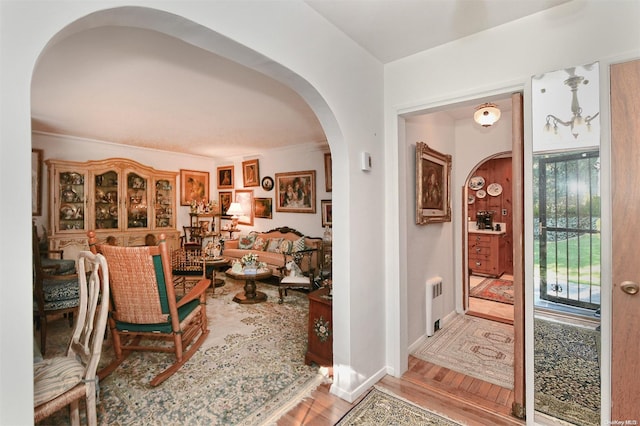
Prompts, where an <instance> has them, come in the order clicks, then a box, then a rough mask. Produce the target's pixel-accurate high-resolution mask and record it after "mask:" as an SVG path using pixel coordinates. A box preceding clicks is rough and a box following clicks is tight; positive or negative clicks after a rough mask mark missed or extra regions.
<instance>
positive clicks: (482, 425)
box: [278, 356, 525, 426]
mask: <svg viewBox="0 0 640 426" xmlns="http://www.w3.org/2000/svg"><path fill="white" fill-rule="evenodd" d="M376 385H377V386H380V387H383V388H386V389H388V390H390V391H391V392H393V393H394V394H396V395H398V396H400V397H402V398H405V399H407V400H409V401H412V402H413V403H415V404H417V405H419V406H421V407H424V408H426V409H429V410H431V411H434V412H436V413H439V414H442V415H444V416H446V417H449V418H450V419H452V420H456V421H458V422H460V423H462V424H466V425H470V426H486V425H496V426H498V425H524V424H525V423H524V421H521V420H519V419H516V418H515V417H512V416H511V415H510V412H511V403H512V402H513V391H512V390H510V389H506V388H503V387H500V386H497V385H494V384H491V383H488V382H485V381H482V380H479V379H474V378H473V377H470V376H466V375H464V374H462V373H457V372H455V371H452V370H450V369H448V368H445V367H440V366H438V365H435V364H432V363H430V362H426V361H423V360H420V359H418V358H415V357H412V356H410V357H409V369H408V370H407V372H406V373H405V374H404V375H403V376H402V377H401V378H396V377H392V376H385V377H384V378H382V380H380V381H379V382H378V383H377V384H376ZM329 387H330V385H328V384H323V385H320V386H319V387H318V388H317V389H316V390H315V391H314V392H313V394H312V395H311V397H310V398H307V399H305V400H304V401H302V402H300V403H299V404H298V405H297V406H296V407H294V408H293V409H291V410H290V411H289V412H288V413H287V414H285V415H284V416H283V417H281V418H280V420H279V421H278V425H279V426H292V425H317V426H323V425H334V424H335V423H336V422H338V421H339V420H340V419H341V418H342V416H344V415H345V414H346V413H347V412H348V411H349V410H350V409H351V408H352V407H353V406H354V405H355V404H356V403H357V402H359V400H358V401H355V402H354V403H353V404H349V403H348V402H346V401H344V400H342V399H340V398H338V397H337V396H334V395H332V394H330V393H329ZM365 395H366V393H365ZM363 397H364V395H363V396H361V397H360V399H361V398H363Z"/></svg>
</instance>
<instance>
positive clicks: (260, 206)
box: [253, 198, 273, 219]
mask: <svg viewBox="0 0 640 426" xmlns="http://www.w3.org/2000/svg"><path fill="white" fill-rule="evenodd" d="M253 206H254V208H253V211H254V213H255V216H256V217H259V218H262V219H273V198H255V199H254V203H253Z"/></svg>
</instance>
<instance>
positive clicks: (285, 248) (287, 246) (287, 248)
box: [280, 238, 293, 253]
mask: <svg viewBox="0 0 640 426" xmlns="http://www.w3.org/2000/svg"><path fill="white" fill-rule="evenodd" d="M292 247H293V241H291V240H287V239H286V238H285V239H283V240H282V242H281V243H280V253H291V248H292Z"/></svg>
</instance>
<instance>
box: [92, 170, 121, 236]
mask: <svg viewBox="0 0 640 426" xmlns="http://www.w3.org/2000/svg"><path fill="white" fill-rule="evenodd" d="M95 185H96V187H95V188H96V190H95V197H96V200H95V201H96V202H95V206H96V207H95V210H96V211H95V221H96V223H95V228H96V229H118V215H119V213H120V211H119V210H120V209H119V208H118V173H117V172H115V171H113V170H109V171H107V172H105V173H102V174H100V175H96V177H95Z"/></svg>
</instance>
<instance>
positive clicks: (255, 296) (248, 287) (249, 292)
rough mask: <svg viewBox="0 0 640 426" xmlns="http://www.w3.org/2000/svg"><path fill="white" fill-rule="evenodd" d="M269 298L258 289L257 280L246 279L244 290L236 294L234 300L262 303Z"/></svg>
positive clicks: (243, 302) (245, 302)
mask: <svg viewBox="0 0 640 426" xmlns="http://www.w3.org/2000/svg"><path fill="white" fill-rule="evenodd" d="M265 300H267V295H266V294H264V293H263V292H261V291H256V282H255V280H251V279H249V280H246V281H245V283H244V292H240V293H238V294H236V295H235V297H234V298H233V301H234V302H236V303H240V304H249V303H260V302H264V301H265Z"/></svg>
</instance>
